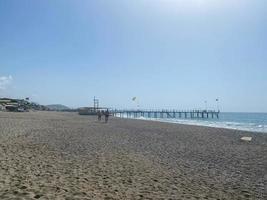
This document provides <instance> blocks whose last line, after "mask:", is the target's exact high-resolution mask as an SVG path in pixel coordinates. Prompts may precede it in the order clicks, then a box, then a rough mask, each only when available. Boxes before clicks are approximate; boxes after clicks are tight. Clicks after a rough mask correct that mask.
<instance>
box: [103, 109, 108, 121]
mask: <svg viewBox="0 0 267 200" xmlns="http://www.w3.org/2000/svg"><path fill="white" fill-rule="evenodd" d="M104 115H105V123H108V117H109V111H108V109H107V110H106V111H105V113H104Z"/></svg>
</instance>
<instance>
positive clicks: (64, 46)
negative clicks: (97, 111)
mask: <svg viewBox="0 0 267 200" xmlns="http://www.w3.org/2000/svg"><path fill="white" fill-rule="evenodd" d="M266 13H267V2H266V1H265V0H253V1H252V0H217V1H214V0H135V1H125V0H110V1H106V0H95V1H94V0H91V1H86V0H57V1H54V0H47V1H36V0H25V1H19V0H8V1H7V0H0V96H10V97H19V98H24V97H28V96H29V97H31V99H32V100H33V101H36V102H39V103H41V104H52V103H62V104H65V105H68V106H71V107H79V106H86V105H89V104H92V99H93V97H94V96H97V97H98V98H99V99H100V102H101V103H102V105H103V104H104V105H105V106H110V107H121V108H133V107H136V105H135V103H134V102H132V100H131V99H132V97H134V96H136V97H137V98H138V101H139V104H140V106H141V107H142V108H177V109H191V108H204V107H205V104H204V101H207V102H208V107H209V108H215V107H216V102H215V99H216V98H219V99H220V107H221V109H222V110H223V111H243V112H245V111H250V112H267V92H266V91H267V65H266V64H267V14H266Z"/></svg>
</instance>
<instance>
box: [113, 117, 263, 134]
mask: <svg viewBox="0 0 267 200" xmlns="http://www.w3.org/2000/svg"><path fill="white" fill-rule="evenodd" d="M264 114H265V113H264ZM115 117H116V116H115ZM116 118H120V119H133V120H144V121H153V122H163V123H169V124H180V125H189V126H201V127H210V128H219V129H221V128H222V129H228V130H238V131H244V132H252V133H263V134H267V130H266V131H259V130H255V129H251V130H249V129H245V128H234V127H227V126H223V125H222V126H220V125H217V126H216V125H208V124H201V123H194V122H193V120H195V121H197V122H214V121H201V120H197V119H184V118H182V119H181V118H175V119H177V120H183V121H188V123H183V122H181V121H174V120H175V119H171V120H170V119H169V120H168V119H167V120H166V119H160V118H145V117H139V118H126V117H125V118H124V117H116ZM215 122H216V121H215ZM225 123H235V122H225Z"/></svg>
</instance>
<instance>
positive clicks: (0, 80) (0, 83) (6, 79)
mask: <svg viewBox="0 0 267 200" xmlns="http://www.w3.org/2000/svg"><path fill="white" fill-rule="evenodd" d="M12 81H13V77H12V76H0V90H6V89H7V87H8V86H9V85H11V83H12Z"/></svg>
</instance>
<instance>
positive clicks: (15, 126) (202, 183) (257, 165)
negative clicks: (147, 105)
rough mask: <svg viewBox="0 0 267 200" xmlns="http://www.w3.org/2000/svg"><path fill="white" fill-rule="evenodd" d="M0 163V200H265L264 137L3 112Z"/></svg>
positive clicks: (60, 114) (149, 123)
mask: <svg viewBox="0 0 267 200" xmlns="http://www.w3.org/2000/svg"><path fill="white" fill-rule="evenodd" d="M242 136H252V137H253V139H252V141H251V142H249V143H248V142H242V141H241V140H240V138H241V137H242ZM0 163H1V165H0V199H69V200H71V199H213V200H220V199H225V200H230V199H240V200H242V199H258V200H261V199H262V200H264V199H266V198H267V184H266V183H267V134H264V133H249V132H243V131H237V130H227V129H218V128H209V127H199V126H189V125H178V124H168V123H161V122H152V121H142V120H130V119H119V118H111V119H110V121H109V123H108V124H104V123H100V122H97V119H96V117H90V116H79V115H78V114H77V113H63V112H29V113H7V112H0Z"/></svg>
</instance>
